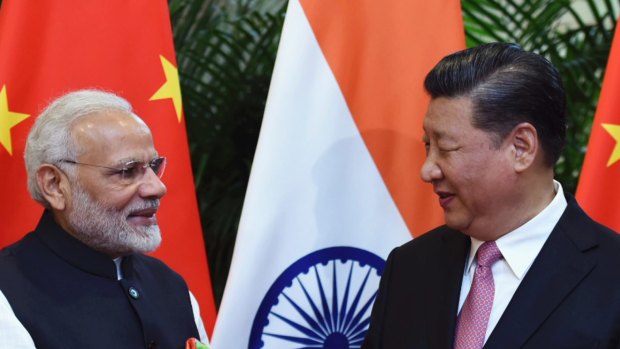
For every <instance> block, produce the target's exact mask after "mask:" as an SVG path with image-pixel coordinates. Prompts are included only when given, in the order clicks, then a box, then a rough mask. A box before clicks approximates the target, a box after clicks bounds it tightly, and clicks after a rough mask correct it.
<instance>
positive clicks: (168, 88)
mask: <svg viewBox="0 0 620 349" xmlns="http://www.w3.org/2000/svg"><path fill="white" fill-rule="evenodd" d="M169 16H170V15H169V11H168V5H167V2H166V1H165V0H157V1H155V0H132V1H126V0H108V1H96V2H94V1H64V0H57V1H54V0H42V1H19V0H5V1H3V3H2V10H1V11H0V52H1V54H0V88H1V90H0V164H1V166H2V171H0V192H1V193H2V199H1V200H0V222H2V224H1V228H0V230H1V231H0V246H5V245H7V244H10V243H12V242H14V241H16V240H18V239H19V238H21V237H22V236H23V235H24V234H25V233H27V232H28V231H31V230H32V229H33V228H34V227H35V225H36V223H37V221H38V219H39V217H40V215H41V212H42V208H41V207H40V205H38V204H36V203H35V202H34V201H33V200H32V199H31V198H30V196H29V194H28V192H27V189H26V171H25V166H24V161H23V152H24V143H25V140H26V137H27V134H28V131H29V129H30V127H31V126H32V124H33V122H34V119H35V117H36V115H37V114H38V113H39V112H40V111H41V109H42V108H43V107H45V105H47V104H48V103H49V102H50V101H51V100H53V99H54V98H56V97H58V96H60V95H62V94H64V93H66V92H68V91H71V90H76V89H82V88H100V89H104V90H108V91H113V92H116V93H118V94H120V95H121V96H123V97H125V98H126V99H128V100H129V102H130V103H132V105H133V107H134V110H135V112H136V114H138V115H139V116H140V117H142V118H143V119H144V121H145V122H146V123H147V124H148V125H149V126H150V128H151V131H152V132H153V137H154V140H155V147H156V148H157V149H158V151H159V153H160V154H162V155H164V156H166V157H168V160H169V166H168V168H167V169H166V175H165V176H164V178H163V180H164V182H165V184H166V185H167V187H168V194H167V195H166V196H165V197H164V199H163V200H162V207H161V210H160V212H159V213H158V218H159V222H160V226H161V230H162V236H163V243H162V246H161V247H160V248H159V249H158V250H157V252H156V253H155V254H154V255H155V256H156V257H158V258H160V259H162V260H164V261H165V262H166V263H167V264H168V265H169V266H170V267H172V268H173V269H175V270H176V271H177V272H179V273H180V274H182V275H183V276H184V278H185V280H186V281H187V283H188V284H189V287H190V289H191V290H192V292H193V293H194V294H195V295H196V298H197V299H198V301H199V303H200V305H201V311H202V314H203V319H204V321H205V326H206V328H207V331H209V332H211V329H212V328H213V324H214V321H215V306H214V302H213V296H212V292H211V280H210V278H209V272H208V268H207V260H206V253H205V250H204V242H203V237H202V230H201V227H200V220H199V216H198V209H197V203H196V197H195V190H194V185H193V178H192V171H191V163H190V158H189V150H188V145H187V135H186V132H185V120H184V118H183V112H182V107H181V94H180V86H179V80H178V73H177V68H176V59H175V53H174V46H173V42H172V30H171V25H170V17H169Z"/></svg>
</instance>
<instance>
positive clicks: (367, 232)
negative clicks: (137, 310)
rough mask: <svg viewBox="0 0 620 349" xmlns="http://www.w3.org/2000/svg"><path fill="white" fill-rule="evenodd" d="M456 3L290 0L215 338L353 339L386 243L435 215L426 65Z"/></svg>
mask: <svg viewBox="0 0 620 349" xmlns="http://www.w3.org/2000/svg"><path fill="white" fill-rule="evenodd" d="M464 46H465V39H464V29H463V23H462V17H461V11H460V2H459V1H456V0H433V1H426V0H408V1H401V0H390V1H372V0H359V1H327V0H290V1H289V5H288V12H287V15H286V20H285V23H284V29H283V34H282V38H281V41H280V47H279V52H278V58H277V60H276V65H275V69H274V73H273V77H272V82H271V90H270V93H269V97H268V100H267V107H266V110H265V117H264V120H263V125H262V129H261V134H260V138H259V142H258V147H257V150H256V155H255V158H254V163H253V167H252V173H251V176H250V183H249V187H248V190H247V194H246V199H245V203H244V207H243V213H242V217H241V222H240V227H239V232H238V235H237V242H236V245H235V251H234V255H233V261H232V265H231V269H230V274H229V277H228V282H227V285H226V290H225V293H224V297H223V300H222V304H221V307H220V312H219V315H218V320H217V324H216V328H215V331H214V334H213V337H212V344H213V347H214V348H252V349H257V348H265V349H278V348H302V347H303V348H359V347H360V345H361V343H362V341H363V339H364V336H365V334H366V331H367V328H368V323H369V316H370V310H371V307H372V304H373V302H374V299H375V296H376V291H377V288H378V283H379V278H380V276H381V273H382V271H383V267H384V262H385V258H387V255H388V253H389V251H390V250H392V249H393V248H394V247H395V246H397V245H400V244H402V243H404V242H406V241H407V240H409V239H411V237H412V235H413V236H415V235H416V234H421V233H423V232H425V231H427V230H428V229H430V228H432V227H435V226H437V225H439V224H441V223H442V221H443V214H442V212H441V211H440V208H439V205H437V199H436V197H435V196H434V194H433V193H432V189H431V186H430V185H425V184H423V183H422V181H421V180H420V177H419V171H420V167H421V165H422V162H423V160H424V157H425V156H424V146H423V143H422V141H421V140H422V118H423V116H424V113H425V112H426V107H427V104H428V96H426V95H425V93H424V92H423V80H424V77H425V75H426V73H427V72H428V71H429V70H430V69H431V68H432V67H433V66H434V65H435V64H436V63H437V62H438V61H439V59H440V58H441V57H443V56H444V55H446V54H448V53H451V52H454V51H456V50H459V49H462V48H464Z"/></svg>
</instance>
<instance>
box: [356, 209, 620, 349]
mask: <svg viewBox="0 0 620 349" xmlns="http://www.w3.org/2000/svg"><path fill="white" fill-rule="evenodd" d="M567 201H568V207H567V208H566V210H565V212H564V214H563V215H562V217H561V218H560V221H559V222H558V224H557V225H556V226H555V228H554V229H553V231H552V232H551V235H550V236H549V239H548V240H547V242H546V243H545V244H544V246H543V248H542V250H541V251H540V253H539V255H538V256H537V257H536V259H535V260H534V263H533V264H532V266H531V268H530V270H529V271H528V272H527V274H526V275H525V277H524V278H523V280H522V282H521V284H520V285H519V287H518V288H517V290H516V292H515V294H514V296H513V297H512V300H511V301H510V303H509V304H508V307H507V308H506V310H505V312H504V313H503V315H502V316H501V318H500V320H499V322H498V324H497V326H496V327H495V329H494V330H493V332H492V333H491V335H490V337H489V339H488V341H487V343H486V345H485V347H484V348H488V349H511V348H541V349H564V348H567V349H568V348H588V349H589V348H620V235H618V234H616V233H615V232H613V231H611V230H610V229H607V228H605V227H603V226H601V225H599V224H598V223H596V222H594V221H593V220H591V219H590V218H589V217H588V216H587V215H586V214H585V213H584V212H583V211H582V210H581V208H580V207H579V206H578V204H577V202H576V201H575V200H574V198H572V197H567ZM469 245H470V239H469V237H468V236H465V235H464V234H462V233H460V232H458V231H455V230H452V229H449V228H447V227H445V226H444V227H439V228H437V229H435V230H433V231H431V232H429V233H428V234H425V235H423V236H421V237H419V238H416V239H414V240H413V241H411V242H408V243H407V244H405V245H403V246H401V247H399V248H396V249H394V250H393V251H392V253H391V254H390V256H389V257H388V261H387V264H386V267H385V271H384V273H383V276H382V278H381V285H380V288H379V294H378V296H377V299H376V302H375V305H374V308H373V311H372V320H371V324H370V329H369V331H368V335H367V336H366V341H365V342H364V345H363V346H362V348H363V349H379V348H383V349H399V348H408V349H425V348H433V349H439V348H444V349H448V348H452V347H453V339H454V330H455V325H456V317H457V308H458V302H459V295H460V289H461V282H462V278H463V271H464V268H465V261H466V259H467V254H468V253H469Z"/></svg>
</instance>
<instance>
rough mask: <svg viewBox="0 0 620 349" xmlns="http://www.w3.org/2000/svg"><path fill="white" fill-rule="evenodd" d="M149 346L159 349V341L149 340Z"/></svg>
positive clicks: (151, 348) (150, 348)
mask: <svg viewBox="0 0 620 349" xmlns="http://www.w3.org/2000/svg"><path fill="white" fill-rule="evenodd" d="M147 348H148V349H157V348H159V345H157V342H155V341H150V342H149V346H148V347H147Z"/></svg>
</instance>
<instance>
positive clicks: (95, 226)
mask: <svg viewBox="0 0 620 349" xmlns="http://www.w3.org/2000/svg"><path fill="white" fill-rule="evenodd" d="M72 188H73V189H72V197H73V210H72V211H71V212H69V214H68V223H69V225H70V226H71V227H72V228H73V230H74V236H75V238H77V239H78V240H80V241H81V242H83V243H84V244H86V245H87V246H89V247H91V248H92V249H94V250H96V251H99V252H102V253H105V254H107V255H110V256H124V255H128V254H132V253H147V252H152V251H154V250H155V249H157V248H158V247H159V245H160V243H161V233H160V231H159V225H157V224H155V225H149V226H132V225H130V224H129V223H128V222H127V216H129V214H131V213H132V212H135V211H139V210H143V209H147V208H152V207H158V206H159V199H150V200H143V201H142V203H141V204H139V205H134V206H133V207H131V206H130V207H126V208H125V209H123V210H122V211H119V210H116V209H114V208H112V207H106V206H104V205H103V204H101V203H100V202H97V201H95V200H94V199H93V198H92V196H91V195H90V194H89V193H87V192H86V191H85V190H84V188H83V187H82V186H81V184H80V183H78V182H77V181H75V182H74V183H72Z"/></svg>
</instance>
